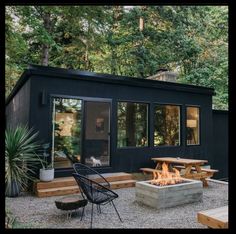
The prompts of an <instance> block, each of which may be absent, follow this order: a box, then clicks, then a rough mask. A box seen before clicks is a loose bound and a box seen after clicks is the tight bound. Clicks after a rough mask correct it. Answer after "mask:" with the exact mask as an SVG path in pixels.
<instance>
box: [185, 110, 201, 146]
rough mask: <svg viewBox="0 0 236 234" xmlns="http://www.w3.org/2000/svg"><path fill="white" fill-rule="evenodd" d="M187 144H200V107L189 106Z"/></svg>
mask: <svg viewBox="0 0 236 234" xmlns="http://www.w3.org/2000/svg"><path fill="white" fill-rule="evenodd" d="M186 111H187V123H186V125H187V128H186V134H187V136H186V138H187V145H198V144H199V108H198V107H187V110H186Z"/></svg>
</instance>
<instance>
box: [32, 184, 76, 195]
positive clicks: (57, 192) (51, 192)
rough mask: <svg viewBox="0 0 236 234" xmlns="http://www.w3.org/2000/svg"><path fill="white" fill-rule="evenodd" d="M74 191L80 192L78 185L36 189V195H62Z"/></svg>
mask: <svg viewBox="0 0 236 234" xmlns="http://www.w3.org/2000/svg"><path fill="white" fill-rule="evenodd" d="M75 193H80V191H79V187H78V186H77V185H74V186H66V187H58V188H48V189H38V190H37V191H36V195H37V196H38V197H52V196H62V195H68V194H75Z"/></svg>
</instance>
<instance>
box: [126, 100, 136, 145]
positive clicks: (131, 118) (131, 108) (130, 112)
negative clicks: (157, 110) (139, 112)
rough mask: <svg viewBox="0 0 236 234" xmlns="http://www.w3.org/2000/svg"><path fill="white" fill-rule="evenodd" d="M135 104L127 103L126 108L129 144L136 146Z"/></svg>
mask: <svg viewBox="0 0 236 234" xmlns="http://www.w3.org/2000/svg"><path fill="white" fill-rule="evenodd" d="M135 132H136V129H135V105H134V104H133V103H127V109H126V136H127V141H128V142H127V146H136V141H135Z"/></svg>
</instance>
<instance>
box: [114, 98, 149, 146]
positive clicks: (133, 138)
mask: <svg viewBox="0 0 236 234" xmlns="http://www.w3.org/2000/svg"><path fill="white" fill-rule="evenodd" d="M147 113H148V105H147V104H141V103H131V102H118V110H117V116H118V118H117V119H118V123H117V131H118V137H117V146H118V147H127V146H136V147H138V146H147V145H148V126H147V123H148V122H147V121H148V116H147V115H148V114H147Z"/></svg>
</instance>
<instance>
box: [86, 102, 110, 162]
mask: <svg viewBox="0 0 236 234" xmlns="http://www.w3.org/2000/svg"><path fill="white" fill-rule="evenodd" d="M84 108H85V109H84V110H85V113H84V123H85V124H84V140H83V158H84V162H85V164H87V165H89V166H92V167H99V166H109V165H110V147H109V146H110V103H106V102H96V101H85V102H84Z"/></svg>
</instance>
